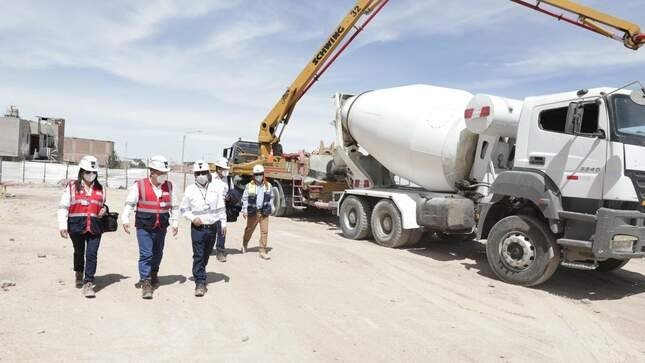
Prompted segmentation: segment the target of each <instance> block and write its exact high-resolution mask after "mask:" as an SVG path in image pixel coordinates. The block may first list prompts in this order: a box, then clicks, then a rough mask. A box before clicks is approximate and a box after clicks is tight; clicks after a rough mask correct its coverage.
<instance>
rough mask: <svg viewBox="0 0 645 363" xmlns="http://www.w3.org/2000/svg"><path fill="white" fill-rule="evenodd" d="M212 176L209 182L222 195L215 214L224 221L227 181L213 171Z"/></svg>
mask: <svg viewBox="0 0 645 363" xmlns="http://www.w3.org/2000/svg"><path fill="white" fill-rule="evenodd" d="M212 176H213V181H212V182H211V184H212V185H213V187H214V188H215V190H217V192H218V193H219V194H220V195H221V196H222V203H221V204H218V205H217V215H218V216H219V218H220V220H221V219H224V221H226V196H227V195H228V182H227V180H226V179H221V178H220V177H219V176H218V175H217V173H213V174H212Z"/></svg>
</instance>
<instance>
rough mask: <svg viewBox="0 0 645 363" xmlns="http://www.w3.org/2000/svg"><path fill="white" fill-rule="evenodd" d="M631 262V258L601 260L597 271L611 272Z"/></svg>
mask: <svg viewBox="0 0 645 363" xmlns="http://www.w3.org/2000/svg"><path fill="white" fill-rule="evenodd" d="M627 262H629V259H627V260H618V259H615V258H610V259H608V260H606V261H600V262H598V267H596V271H600V272H610V271H614V270H618V269H621V268H623V266H625V265H626V264H627Z"/></svg>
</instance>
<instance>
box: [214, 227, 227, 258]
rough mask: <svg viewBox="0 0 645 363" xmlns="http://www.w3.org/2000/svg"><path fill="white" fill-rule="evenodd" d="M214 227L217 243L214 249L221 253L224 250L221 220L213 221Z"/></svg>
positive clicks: (224, 240) (224, 238)
mask: <svg viewBox="0 0 645 363" xmlns="http://www.w3.org/2000/svg"><path fill="white" fill-rule="evenodd" d="M215 228H216V229H217V243H215V250H217V252H222V253H223V252H225V250H226V247H224V243H225V242H226V236H225V235H224V230H223V229H222V222H220V221H217V222H215Z"/></svg>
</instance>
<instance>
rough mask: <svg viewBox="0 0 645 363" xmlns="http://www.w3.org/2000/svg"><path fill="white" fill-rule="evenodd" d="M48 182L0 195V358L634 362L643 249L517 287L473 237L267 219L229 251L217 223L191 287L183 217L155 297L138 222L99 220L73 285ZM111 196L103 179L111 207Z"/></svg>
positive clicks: (639, 355)
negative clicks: (96, 246)
mask: <svg viewBox="0 0 645 363" xmlns="http://www.w3.org/2000/svg"><path fill="white" fill-rule="evenodd" d="M60 191H61V190H60V189H59V188H51V187H41V186H21V187H18V186H14V187H9V189H8V192H9V193H12V194H14V195H15V197H12V198H7V199H0V220H1V221H2V222H1V223H0V280H8V281H11V282H15V286H10V287H7V288H6V290H2V289H0V361H7V362H9V361H88V360H92V361H95V360H99V361H276V362H277V361H279V362H283V361H290V362H302V361H324V362H327V361H350V362H353V361H364V362H392V361H402V362H408V361H419V362H427V361H449V360H450V361H478V362H479V361H492V362H496V361H499V362H505V361H509V362H524V361H574V360H578V361H602V362H605V361H610V362H623V361H645V334H643V332H645V318H644V317H641V316H642V315H643V312H644V311H645V294H644V293H643V292H645V277H644V274H645V263H644V262H643V261H641V260H635V261H631V262H630V263H629V264H628V265H627V266H626V267H625V269H624V270H621V271H618V272H615V273H605V274H603V273H597V272H585V271H573V270H566V269H560V270H559V271H558V272H557V273H556V275H555V276H554V277H553V278H552V279H551V280H550V281H549V282H548V283H546V284H544V285H542V286H540V287H538V288H523V287H517V286H512V285H507V284H504V283H501V282H500V281H498V280H496V279H495V278H494V277H493V276H492V272H491V271H490V269H489V268H488V265H487V264H486V259H485V255H484V254H483V251H484V250H483V246H482V245H480V244H478V243H477V242H474V241H473V242H462V243H448V242H442V241H424V243H423V244H422V245H421V246H420V247H418V248H414V249H407V250H393V249H386V248H381V247H379V246H377V245H375V244H373V243H370V242H367V241H360V242H357V241H350V240H346V239H344V238H343V237H342V236H341V235H340V234H339V233H340V231H339V228H338V226H337V225H336V224H335V222H334V221H335V219H334V218H329V217H328V218H321V217H312V216H309V217H300V218H293V219H286V218H274V219H272V220H271V222H270V233H269V245H270V246H272V247H273V250H272V251H271V253H272V257H273V259H272V260H271V261H268V262H267V261H262V260H260V259H259V258H258V256H257V249H253V250H252V251H253V252H251V253H249V254H246V255H241V254H239V248H240V245H241V233H242V228H243V225H242V224H241V223H239V222H238V223H234V224H232V225H230V227H229V235H228V241H227V248H228V249H229V259H228V262H226V263H220V262H218V261H216V260H215V259H212V260H211V262H210V264H209V266H208V271H209V273H208V277H209V291H208V293H207V295H206V296H205V297H203V298H196V297H194V296H193V289H194V283H193V282H192V281H191V279H192V278H191V255H192V251H191V244H190V236H189V225H188V223H187V222H186V221H182V223H181V224H180V231H179V235H178V236H177V237H176V238H173V237H168V238H167V240H166V249H165V255H164V259H163V262H162V265H161V271H160V275H161V285H162V286H161V287H160V288H159V289H158V290H156V292H155V296H154V299H153V300H142V299H141V297H140V290H138V289H136V288H135V287H134V285H135V283H136V282H137V280H138V273H137V258H138V249H137V243H136V239H135V236H134V235H126V234H125V233H124V232H123V231H119V232H116V233H109V234H105V235H104V237H103V240H102V242H101V248H100V250H99V263H98V270H97V277H96V289H97V296H96V298H95V299H85V298H84V297H82V296H81V292H80V290H78V289H76V288H74V278H73V275H74V273H73V271H72V244H71V241H70V240H66V239H61V238H60V237H59V236H58V233H57V226H56V207H57V203H58V198H59V193H60ZM124 198H125V191H122V190H110V191H109V192H108V204H109V205H111V206H112V209H113V210H119V212H120V209H121V207H122V205H123V199H124ZM257 237H258V236H257V234H256V236H254V240H253V241H252V246H257ZM42 254H44V255H46V257H39V255H42Z"/></svg>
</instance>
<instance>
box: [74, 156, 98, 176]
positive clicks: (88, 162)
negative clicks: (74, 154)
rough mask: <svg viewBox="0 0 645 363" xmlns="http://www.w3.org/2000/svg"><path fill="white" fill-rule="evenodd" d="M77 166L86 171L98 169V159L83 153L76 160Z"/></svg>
mask: <svg viewBox="0 0 645 363" xmlns="http://www.w3.org/2000/svg"><path fill="white" fill-rule="evenodd" d="M78 166H79V167H80V168H81V169H83V170H86V171H95V172H97V173H98V171H99V161H98V160H96V158H95V157H94V156H92V155H85V156H83V157H82V158H81V161H79V162H78Z"/></svg>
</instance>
